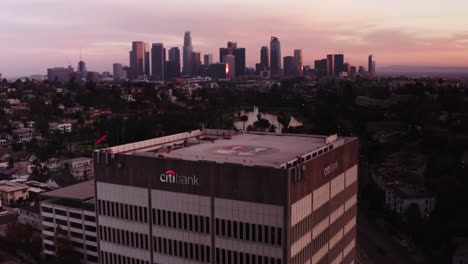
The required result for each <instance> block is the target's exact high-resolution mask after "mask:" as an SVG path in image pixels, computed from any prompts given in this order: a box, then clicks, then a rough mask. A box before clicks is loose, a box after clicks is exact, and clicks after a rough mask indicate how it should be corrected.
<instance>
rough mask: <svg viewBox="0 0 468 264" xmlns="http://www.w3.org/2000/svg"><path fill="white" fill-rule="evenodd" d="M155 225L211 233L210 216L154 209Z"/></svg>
mask: <svg viewBox="0 0 468 264" xmlns="http://www.w3.org/2000/svg"><path fill="white" fill-rule="evenodd" d="M152 220H153V224H155V225H158V226H164V227H169V228H177V229H182V230H185V231H191V232H198V233H203V234H209V233H210V218H209V217H208V216H201V215H192V214H185V213H178V212H173V211H167V210H161V209H152Z"/></svg>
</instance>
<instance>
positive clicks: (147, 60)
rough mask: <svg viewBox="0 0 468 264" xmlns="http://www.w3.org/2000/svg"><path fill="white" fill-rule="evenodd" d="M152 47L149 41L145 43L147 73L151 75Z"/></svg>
mask: <svg viewBox="0 0 468 264" xmlns="http://www.w3.org/2000/svg"><path fill="white" fill-rule="evenodd" d="M150 52H151V48H150V45H149V43H145V75H146V76H148V77H149V76H150V75H151V69H150V67H151V66H150V65H151V53H150Z"/></svg>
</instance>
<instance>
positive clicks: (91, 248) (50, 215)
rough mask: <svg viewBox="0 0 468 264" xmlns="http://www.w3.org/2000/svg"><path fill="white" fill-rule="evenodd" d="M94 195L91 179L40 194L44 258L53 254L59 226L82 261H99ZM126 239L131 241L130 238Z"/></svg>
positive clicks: (93, 263) (91, 263)
mask: <svg viewBox="0 0 468 264" xmlns="http://www.w3.org/2000/svg"><path fill="white" fill-rule="evenodd" d="M94 195H95V193H94V182H93V181H87V182H83V183H79V184H75V185H71V186H68V187H64V188H61V189H57V190H54V191H50V192H46V193H43V194H41V197H42V199H44V201H42V202H41V218H42V240H43V248H44V254H45V256H46V258H47V259H50V258H51V257H53V256H54V255H55V239H54V236H55V233H56V232H57V231H58V230H59V229H58V228H59V227H60V230H61V231H62V232H63V234H62V235H65V236H67V237H69V238H70V240H71V241H72V246H73V249H74V250H75V251H77V252H78V253H79V256H80V260H81V263H85V264H97V263H98V245H97V223H96V210H95V200H94ZM122 238H123V237H122ZM127 238H128V237H127ZM127 240H128V241H130V238H128V239H127ZM132 241H133V240H132Z"/></svg>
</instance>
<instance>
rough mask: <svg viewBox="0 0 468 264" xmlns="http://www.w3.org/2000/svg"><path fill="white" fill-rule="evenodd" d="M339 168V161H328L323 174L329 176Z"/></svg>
mask: <svg viewBox="0 0 468 264" xmlns="http://www.w3.org/2000/svg"><path fill="white" fill-rule="evenodd" d="M337 169H338V161H335V162H334V163H327V165H326V167H325V169H323V175H325V176H327V175H329V174H332V173H333V172H334V171H336V170H337Z"/></svg>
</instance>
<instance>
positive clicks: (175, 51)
mask: <svg viewBox="0 0 468 264" xmlns="http://www.w3.org/2000/svg"><path fill="white" fill-rule="evenodd" d="M177 77H180V50H179V48H177V47H174V48H171V49H170V50H169V60H168V61H167V63H166V80H170V79H173V78H177Z"/></svg>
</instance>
